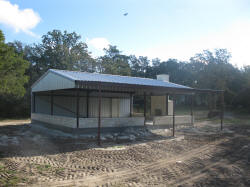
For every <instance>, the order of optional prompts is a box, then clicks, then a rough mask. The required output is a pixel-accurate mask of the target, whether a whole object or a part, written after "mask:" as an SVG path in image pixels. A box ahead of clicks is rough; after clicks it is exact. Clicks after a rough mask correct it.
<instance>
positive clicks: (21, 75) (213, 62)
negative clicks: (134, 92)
mask: <svg viewBox="0 0 250 187" xmlns="http://www.w3.org/2000/svg"><path fill="white" fill-rule="evenodd" d="M104 52H105V54H104V55H103V56H100V57H98V58H93V57H92V56H91V53H90V52H89V51H88V46H87V44H86V43H84V42H82V41H81V36H80V35H78V34H77V33H75V32H73V33H68V32H67V31H64V32H61V31H59V30H53V31H50V32H48V33H47V34H45V35H43V36H42V41H41V42H40V43H37V44H31V45H25V44H23V43H21V42H19V41H14V42H10V43H6V42H5V39H4V34H3V33H2V31H1V30H0V117H18V116H20V117H21V116H22V117H25V116H29V115H30V87H31V85H32V84H33V83H34V82H35V81H36V80H37V79H38V78H39V77H40V76H41V75H42V74H43V73H45V72H46V71H47V70H48V69H50V68H54V69H65V70H77V71H87V72H99V73H108V74H116V75H128V76H136V77H147V78H156V75H157V74H169V75H170V81H171V82H174V83H178V84H183V85H187V86H190V87H194V88H210V89H224V90H225V102H226V104H227V105H230V106H234V107H238V108H245V109H248V110H250V66H246V67H244V68H237V67H235V66H233V65H232V64H231V63H230V58H231V54H230V53H229V52H228V51H227V50H226V49H215V50H214V51H208V50H204V51H203V52H202V53H199V54H196V55H195V56H194V57H191V58H190V60H189V61H187V62H184V61H179V60H177V59H169V60H167V61H161V60H160V59H158V58H156V59H153V60H149V59H148V58H147V57H145V56H140V57H136V56H134V55H130V56H127V55H124V54H123V53H122V52H121V51H120V50H119V49H118V48H117V47H116V46H109V48H108V49H104ZM166 53H167V51H166Z"/></svg>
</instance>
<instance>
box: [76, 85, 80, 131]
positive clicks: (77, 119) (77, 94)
mask: <svg viewBox="0 0 250 187" xmlns="http://www.w3.org/2000/svg"><path fill="white" fill-rule="evenodd" d="M76 128H79V89H77V90H76Z"/></svg>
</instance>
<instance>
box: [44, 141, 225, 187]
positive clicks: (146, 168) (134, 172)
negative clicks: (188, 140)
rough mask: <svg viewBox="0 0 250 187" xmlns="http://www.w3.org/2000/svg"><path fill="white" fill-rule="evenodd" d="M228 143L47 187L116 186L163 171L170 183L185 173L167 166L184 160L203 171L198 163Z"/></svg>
mask: <svg viewBox="0 0 250 187" xmlns="http://www.w3.org/2000/svg"><path fill="white" fill-rule="evenodd" d="M226 141H228V140H225V139H221V140H216V141H215V142H212V143H209V144H207V145H204V146H201V147H199V148H196V149H193V150H190V151H188V152H186V153H183V154H182V155H180V156H178V157H175V158H167V159H160V160H158V161H155V162H153V163H151V164H144V165H142V166H139V167H137V168H128V169H124V170H121V171H119V170H118V171H116V172H112V173H106V174H101V175H96V176H89V177H85V178H83V179H78V180H65V181H54V182H50V183H47V184H46V185H48V186H65V185H82V184H84V185H86V186H102V185H115V184H117V183H119V182H123V181H127V180H129V179H130V178H134V177H136V176H140V175H141V174H143V173H153V172H155V171H158V170H161V169H165V170H166V173H167V177H166V178H167V179H168V180H169V182H170V181H171V180H174V179H175V178H176V177H177V176H178V175H179V173H181V174H182V173H184V171H181V170H182V167H178V168H177V169H176V167H167V166H169V165H170V164H174V165H175V166H176V162H177V161H180V160H181V161H182V160H183V161H187V163H185V162H184V164H183V166H184V165H186V167H187V168H192V167H194V166H193V165H194V164H196V166H195V167H196V168H197V167H200V168H201V169H200V170H202V169H204V165H201V166H198V162H199V161H200V160H202V158H211V155H209V153H210V152H212V150H213V149H221V150H222V151H223V149H222V148H221V147H220V148H218V147H216V146H217V145H219V144H220V143H222V142H223V143H225V142H226ZM204 155H206V156H204ZM197 158H198V159H200V160H199V161H196V160H195V159H197ZM183 161H182V162H183ZM161 180H162V179H161ZM43 185H45V184H43Z"/></svg>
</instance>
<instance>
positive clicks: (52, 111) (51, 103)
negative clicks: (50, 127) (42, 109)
mask: <svg viewBox="0 0 250 187" xmlns="http://www.w3.org/2000/svg"><path fill="white" fill-rule="evenodd" d="M53 106H54V97H53V91H51V92H50V115H53V114H54V107H53Z"/></svg>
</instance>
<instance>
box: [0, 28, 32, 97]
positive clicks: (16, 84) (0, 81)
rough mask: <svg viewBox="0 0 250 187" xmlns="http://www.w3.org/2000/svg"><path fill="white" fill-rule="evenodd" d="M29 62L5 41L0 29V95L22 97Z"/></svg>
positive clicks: (26, 80)
mask: <svg viewBox="0 0 250 187" xmlns="http://www.w3.org/2000/svg"><path fill="white" fill-rule="evenodd" d="M28 67H29V62H28V61H26V60H24V59H23V55H22V54H19V53H16V52H15V49H14V48H13V47H11V46H9V45H7V44H6V43H5V38H4V35H3V33H2V31H1V30H0V95H1V96H3V95H12V96H16V97H22V96H24V94H25V88H24V85H25V83H27V82H28V76H26V75H25V71H26V70H27V68H28Z"/></svg>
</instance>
